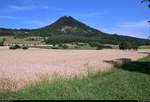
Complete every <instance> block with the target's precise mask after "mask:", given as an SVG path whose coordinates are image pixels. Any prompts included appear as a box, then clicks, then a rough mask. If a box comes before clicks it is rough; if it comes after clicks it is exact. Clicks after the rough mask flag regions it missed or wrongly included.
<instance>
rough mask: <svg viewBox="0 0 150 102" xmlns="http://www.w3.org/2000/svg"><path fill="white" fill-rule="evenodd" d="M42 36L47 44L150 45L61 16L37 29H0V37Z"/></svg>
mask: <svg viewBox="0 0 150 102" xmlns="http://www.w3.org/2000/svg"><path fill="white" fill-rule="evenodd" d="M4 35H14V36H44V37H50V38H49V42H91V41H98V42H101V43H109V44H119V43H120V42H122V41H127V42H135V43H138V44H140V45H145V44H150V40H148V39H140V38H135V37H129V36H121V35H117V34H114V35H113V34H108V33H104V32H102V31H99V30H97V29H94V28H91V27H89V26H88V25H86V24H84V23H82V22H80V21H78V20H76V19H74V18H73V17H71V16H63V17H61V18H60V19H58V20H57V21H56V22H54V23H53V24H51V25H48V26H45V27H42V28H38V29H30V30H29V29H4V28H0V36H4Z"/></svg>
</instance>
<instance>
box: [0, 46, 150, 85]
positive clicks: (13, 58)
mask: <svg viewBox="0 0 150 102" xmlns="http://www.w3.org/2000/svg"><path fill="white" fill-rule="evenodd" d="M140 52H150V50H139V51H138V52H137V51H120V50H47V49H29V50H26V51H24V50H21V49H20V50H9V49H8V48H6V47H5V48H2V47H0V78H5V77H6V78H7V77H10V78H13V79H14V80H16V82H17V85H18V86H17V87H22V86H24V85H26V84H28V83H29V82H30V81H32V80H35V79H37V77H38V74H41V73H48V74H50V75H54V73H57V74H59V75H65V76H66V77H69V76H74V75H79V74H85V73H87V70H88V69H90V71H95V70H107V69H110V68H111V67H112V65H111V64H108V63H106V62H104V60H115V59H118V58H130V59H132V60H137V59H139V58H142V57H144V56H147V54H144V53H140Z"/></svg>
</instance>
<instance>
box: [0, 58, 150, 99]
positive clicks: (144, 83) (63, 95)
mask: <svg viewBox="0 0 150 102" xmlns="http://www.w3.org/2000/svg"><path fill="white" fill-rule="evenodd" d="M134 64H137V65H134ZM141 65H142V66H141ZM149 65H150V56H149V57H146V58H144V59H141V60H140V61H138V62H136V63H135V62H134V63H133V64H132V63H130V65H125V66H122V67H120V68H113V69H112V70H110V71H108V72H103V73H102V72H97V73H96V74H92V75H88V77H85V78H83V79H78V78H74V79H71V80H65V79H61V78H58V79H57V80H53V81H49V80H48V79H47V78H44V79H43V80H42V81H40V82H39V83H37V84H36V85H33V86H30V87H27V88H25V89H22V90H20V91H17V92H10V91H9V92H1V93H0V99H31V100H40V99H44V100H48V99H51V100H59V99H60V100H68V99H79V100H84V99H94V100H99V99H104V100H105V99H125V100H128V99H133V100H148V99H150V73H149V72H150V68H149ZM126 66H127V67H128V68H126ZM129 67H130V68H131V69H132V70H129V69H130V68H129ZM132 67H136V68H132ZM137 68H138V69H137ZM135 69H136V70H135ZM143 69H145V70H143Z"/></svg>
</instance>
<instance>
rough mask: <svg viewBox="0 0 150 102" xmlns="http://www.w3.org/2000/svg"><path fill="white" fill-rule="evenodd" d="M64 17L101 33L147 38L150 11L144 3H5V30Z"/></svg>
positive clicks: (0, 12) (1, 11) (1, 8)
mask: <svg viewBox="0 0 150 102" xmlns="http://www.w3.org/2000/svg"><path fill="white" fill-rule="evenodd" d="M61 16H72V17H74V18H75V19H77V20H79V21H81V22H83V23H85V24H87V25H89V26H91V27H94V28H96V29H98V30H100V31H103V32H107V33H111V34H119V35H128V36H133V37H139V38H147V37H148V36H149V35H150V25H149V24H148V22H147V21H148V20H149V19H150V9H149V8H147V3H143V4H142V3H141V0H1V1H0V27H1V28H18V29H19V28H30V29H33V28H39V27H43V26H46V25H49V24H51V23H53V22H55V21H56V20H57V19H59V18H60V17H61Z"/></svg>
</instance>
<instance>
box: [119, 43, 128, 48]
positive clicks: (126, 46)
mask: <svg viewBox="0 0 150 102" xmlns="http://www.w3.org/2000/svg"><path fill="white" fill-rule="evenodd" d="M119 49H120V50H126V49H128V44H127V43H126V42H122V43H120V44H119Z"/></svg>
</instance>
